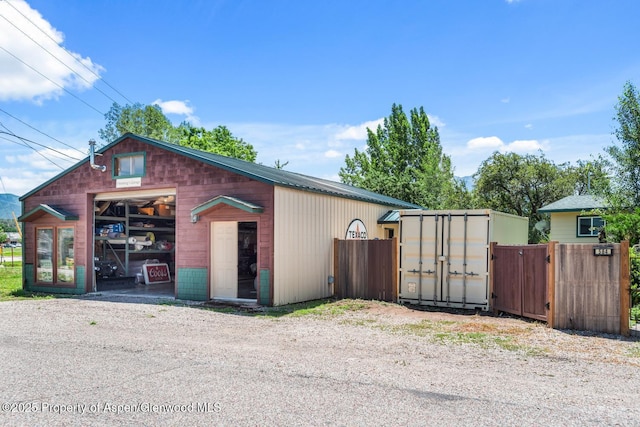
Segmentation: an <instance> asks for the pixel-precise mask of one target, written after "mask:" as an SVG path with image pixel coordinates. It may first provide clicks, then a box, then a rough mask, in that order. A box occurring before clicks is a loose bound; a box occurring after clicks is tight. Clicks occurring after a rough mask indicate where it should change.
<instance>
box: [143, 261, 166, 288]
mask: <svg viewBox="0 0 640 427" xmlns="http://www.w3.org/2000/svg"><path fill="white" fill-rule="evenodd" d="M142 273H143V274H144V282H145V284H147V285H150V284H152V283H170V282H171V274H169V265H167V264H144V265H143V266H142Z"/></svg>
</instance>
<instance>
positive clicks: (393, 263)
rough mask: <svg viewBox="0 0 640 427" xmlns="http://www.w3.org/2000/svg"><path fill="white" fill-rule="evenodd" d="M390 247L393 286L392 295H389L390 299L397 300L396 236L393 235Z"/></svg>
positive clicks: (398, 271)
mask: <svg viewBox="0 0 640 427" xmlns="http://www.w3.org/2000/svg"><path fill="white" fill-rule="evenodd" d="M391 240H393V243H392V248H391V258H392V259H391V272H392V273H391V274H392V278H391V282H392V284H391V286H392V287H393V295H391V301H393V302H398V291H399V290H398V283H399V281H398V276H399V275H400V269H399V268H398V238H397V237H393V238H392V239H391Z"/></svg>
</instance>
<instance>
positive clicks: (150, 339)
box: [0, 298, 640, 426]
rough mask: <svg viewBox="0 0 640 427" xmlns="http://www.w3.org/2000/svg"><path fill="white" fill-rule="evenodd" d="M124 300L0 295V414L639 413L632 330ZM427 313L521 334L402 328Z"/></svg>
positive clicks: (345, 422) (45, 418) (396, 421)
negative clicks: (510, 343) (623, 333)
mask: <svg viewBox="0 0 640 427" xmlns="http://www.w3.org/2000/svg"><path fill="white" fill-rule="evenodd" d="M126 301H127V300H125V299H122V300H119V301H118V300H116V301H101V300H100V299H99V298H77V299H52V300H37V301H9V302H1V303H0V360H1V362H0V404H2V410H0V424H1V425H78V426H87V425H120V424H126V425H179V424H183V425H234V426H236V425H261V426H262V425H274V426H283V425H296V426H297V425H323V426H359V425H390V426H397V425H416V426H424V425H437V426H442V425H460V424H468V425H491V426H495V425H501V426H508V425H514V426H516V425H517V426H521V425H546V426H548V425H552V426H554V425H558V426H560V425H561V426H571V425H576V426H584V425H625V426H627V425H628V426H633V425H640V344H639V343H638V342H637V341H633V340H623V339H620V337H606V336H604V337H603V336H589V335H584V334H582V335H581V334H573V333H568V332H566V331H553V330H550V329H548V328H546V327H545V326H543V325H539V324H535V323H531V322H526V321H522V320H518V319H509V318H488V317H486V316H463V315H455V314H438V313H424V312H416V311H414V310H409V309H407V308H403V307H399V306H394V305H389V304H376V303H369V308H366V309H363V310H358V311H349V312H346V313H343V314H335V315H325V316H314V315H306V316H300V317H291V316H284V317H278V318H271V317H256V316H247V315H237V314H229V313H220V312H213V311H209V310H202V309H199V308H196V307H191V306H175V305H166V304H148V303H146V304H145V303H131V302H126ZM147 302H148V301H147ZM425 320H427V321H429V322H436V323H437V322H443V323H441V324H442V325H454V326H455V327H458V326H456V325H458V323H455V322H459V325H460V327H462V328H463V329H464V328H471V327H473V328H479V330H492V331H495V330H497V329H500V330H502V329H504V331H506V332H504V333H507V334H509V333H510V334H512V335H514V337H515V338H514V339H515V341H514V342H517V343H519V345H518V346H517V347H514V348H512V349H509V348H504V346H500V345H490V344H487V343H484V344H482V343H473V342H456V341H455V340H450V339H442V337H440V336H439V335H438V332H437V331H435V332H433V331H428V332H427V333H423V332H424V331H425V330H426V329H421V328H418V329H416V330H415V331H414V330H413V329H412V328H411V327H407V325H418V324H420V322H423V321H425ZM449 322H451V323H449ZM496 328H497V329H496ZM501 333H502V332H501ZM449 336H455V335H449ZM7 405H8V406H7ZM82 405H85V406H82ZM163 405H166V406H163ZM7 409H8V410H7ZM27 410H29V412H27ZM118 411H119V412H120V413H118Z"/></svg>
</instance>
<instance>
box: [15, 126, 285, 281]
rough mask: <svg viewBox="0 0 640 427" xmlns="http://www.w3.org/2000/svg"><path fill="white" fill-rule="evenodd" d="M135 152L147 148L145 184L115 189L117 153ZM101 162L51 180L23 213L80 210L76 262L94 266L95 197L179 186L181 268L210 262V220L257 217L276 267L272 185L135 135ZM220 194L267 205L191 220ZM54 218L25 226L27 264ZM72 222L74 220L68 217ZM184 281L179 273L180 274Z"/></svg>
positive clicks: (264, 264)
mask: <svg viewBox="0 0 640 427" xmlns="http://www.w3.org/2000/svg"><path fill="white" fill-rule="evenodd" d="M132 152H145V153H146V173H145V176H144V177H142V185H141V186H140V187H135V188H131V189H118V188H116V180H114V179H113V177H112V164H113V162H112V159H113V156H114V155H117V154H125V153H132ZM96 162H97V163H99V164H102V165H105V166H106V167H107V170H106V172H100V171H97V170H93V169H91V168H90V167H89V164H88V162H85V163H84V164H82V165H81V166H80V167H78V168H76V169H74V170H72V171H70V172H68V173H66V174H65V175H64V176H61V177H59V178H58V179H56V180H54V181H52V182H51V183H49V184H48V185H46V186H45V187H43V188H42V189H40V190H39V191H37V192H36V193H34V194H32V195H30V196H29V197H28V198H26V199H25V200H24V202H23V203H24V208H23V212H29V211H30V210H32V209H34V208H36V207H37V206H38V205H39V204H41V203H44V204H51V205H55V206H58V207H60V208H63V209H65V210H67V211H69V212H72V213H74V214H77V215H78V216H79V218H80V219H79V221H75V222H74V225H75V226H76V234H75V262H76V265H79V266H85V267H86V271H92V262H90V261H91V259H92V257H93V244H92V242H93V198H94V196H95V195H96V194H100V193H105V192H114V191H118V192H123V193H126V192H127V191H128V190H130V191H140V190H150V189H159V188H175V189H176V242H177V245H176V251H175V262H176V269H178V268H180V267H203V266H208V264H209V250H210V249H209V248H210V242H209V238H208V236H209V235H210V233H209V223H210V221H213V220H217V219H229V218H233V219H234V220H239V221H258V228H259V264H260V266H259V268H266V269H270V270H273V249H272V248H273V245H272V240H273V238H272V236H273V187H272V186H270V185H268V184H264V183H261V182H257V181H253V180H251V179H249V178H246V177H244V176H241V175H238V174H234V173H231V172H227V171H225V170H223V169H220V168H216V167H214V166H210V165H207V164H205V163H202V162H199V161H196V160H193V159H191V158H188V157H185V156H181V155H178V154H175V153H172V152H169V151H166V150H163V149H161V148H158V147H154V146H152V145H149V144H146V143H144V142H141V141H138V140H135V139H131V138H129V139H125V140H123V141H122V142H120V143H119V144H117V145H115V146H114V147H112V148H111V149H109V150H107V151H106V152H105V153H104V155H103V156H100V157H97V160H96ZM218 195H228V196H233V197H237V198H240V199H242V200H246V201H248V202H251V203H255V204H257V205H260V206H262V207H263V208H264V213H262V214H249V213H246V212H244V211H240V210H238V209H233V208H230V207H221V208H219V209H214V210H212V211H210V212H208V213H206V215H203V216H202V218H201V220H200V221H198V222H197V223H195V224H194V223H192V222H191V209H192V208H193V207H195V206H197V205H199V204H201V203H203V202H206V201H207V200H210V199H212V198H213V197H215V196H218ZM51 222H55V221H54V218H53V217H47V216H45V217H43V218H41V219H38V220H37V221H36V222H32V223H27V224H25V227H24V233H25V236H24V239H23V240H24V245H25V248H24V252H25V261H26V263H33V262H34V256H35V250H34V246H33V245H34V244H35V235H34V228H35V225H36V224H38V225H40V224H45V223H51ZM69 223H71V222H69ZM92 276H93V275H90V274H88V275H87V280H86V282H87V283H86V285H85V288H86V291H91V290H92V285H93V278H92ZM178 280H179V278H178Z"/></svg>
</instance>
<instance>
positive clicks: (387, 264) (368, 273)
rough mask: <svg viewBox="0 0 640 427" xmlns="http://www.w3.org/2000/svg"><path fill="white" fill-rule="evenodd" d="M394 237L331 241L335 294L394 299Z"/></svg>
mask: <svg viewBox="0 0 640 427" xmlns="http://www.w3.org/2000/svg"><path fill="white" fill-rule="evenodd" d="M396 248H397V241H396V239H395V238H394V239H390V240H338V239H335V241H334V255H335V261H334V265H335V267H334V268H335V276H334V277H335V288H334V289H335V295H336V297H338V298H362V299H373V300H380V301H388V302H395V301H396V298H397V289H398V286H397V271H398V267H397V266H398V261H397V249H396Z"/></svg>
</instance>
